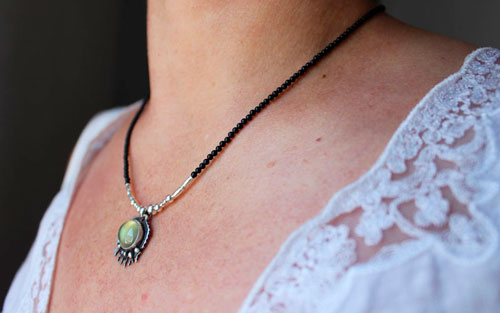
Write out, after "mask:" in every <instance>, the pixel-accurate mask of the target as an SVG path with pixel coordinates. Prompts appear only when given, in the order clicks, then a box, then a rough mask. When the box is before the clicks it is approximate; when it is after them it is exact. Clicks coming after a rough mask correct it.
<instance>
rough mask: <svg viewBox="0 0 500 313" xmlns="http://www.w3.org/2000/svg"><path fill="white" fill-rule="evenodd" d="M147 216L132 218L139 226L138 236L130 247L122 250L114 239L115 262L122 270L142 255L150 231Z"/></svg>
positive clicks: (118, 240)
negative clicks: (120, 265)
mask: <svg viewBox="0 0 500 313" xmlns="http://www.w3.org/2000/svg"><path fill="white" fill-rule="evenodd" d="M148 217H149V216H148V215H147V214H145V215H142V216H136V217H134V218H132V220H135V221H137V222H138V223H139V225H140V230H139V233H140V236H139V238H138V239H137V240H136V242H134V243H133V244H132V245H131V246H130V247H128V248H123V247H122V246H121V244H120V239H119V237H118V238H117V239H116V249H115V251H114V255H115V256H116V261H118V263H120V264H122V265H123V268H125V267H127V266H128V265H130V264H132V263H136V262H137V260H138V258H139V256H140V255H141V254H142V250H144V247H145V246H146V243H147V242H148V238H149V233H150V231H151V229H150V227H149V223H148Z"/></svg>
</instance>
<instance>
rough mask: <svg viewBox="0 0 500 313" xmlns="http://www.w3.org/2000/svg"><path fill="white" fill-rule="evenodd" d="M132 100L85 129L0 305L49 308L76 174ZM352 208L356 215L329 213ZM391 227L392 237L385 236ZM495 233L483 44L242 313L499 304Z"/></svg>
mask: <svg viewBox="0 0 500 313" xmlns="http://www.w3.org/2000/svg"><path fill="white" fill-rule="evenodd" d="M137 104H138V102H136V103H134V104H132V105H130V106H128V107H125V108H116V109H112V110H108V111H105V112H103V113H100V114H98V115H97V116H95V117H94V118H93V119H92V120H91V121H90V122H89V124H88V125H87V126H86V128H85V129H84V131H83V133H82V134H81V136H80V138H79V140H78V142H77V144H76V147H75V149H74V152H73V155H72V157H71V160H70V163H69V166H68V169H67V171H66V174H65V177H64V181H63V184H62V186H61V189H60V191H59V192H58V193H57V195H56V196H55V197H54V199H53V201H52V203H51V204H50V206H49V208H48V209H47V211H46V213H45V215H44V217H43V219H42V221H41V224H40V228H39V230H38V234H37V237H36V239H35V242H34V243H33V246H32V247H31V250H30V252H29V254H28V256H27V258H26V260H25V261H24V263H23V264H22V266H21V268H20V269H19V271H18V272H17V274H16V277H15V278H14V281H13V282H12V285H11V287H10V289H9V292H8V294H7V298H6V300H5V303H4V307H3V311H4V312H9V313H11V312H12V313H13V312H45V311H46V310H47V304H48V300H49V295H50V290H51V283H52V278H53V272H54V265H55V258H56V255H57V248H58V244H59V239H60V235H61V231H62V228H63V223H64V220H65V215H66V212H67V210H68V206H69V204H70V202H71V198H72V196H73V193H74V190H75V186H76V185H77V183H78V179H79V173H81V172H82V169H83V168H85V166H87V165H88V163H89V160H90V159H91V158H92V155H93V154H95V153H96V152H97V151H98V150H99V149H101V147H102V146H103V145H104V144H106V142H107V141H108V140H109V139H110V137H111V135H112V134H113V133H114V132H115V131H116V130H117V129H118V127H119V125H120V123H122V122H123V119H124V117H125V115H126V113H127V112H128V111H129V110H133V109H136V107H137ZM349 215H353V216H359V218H357V219H355V220H356V222H348V223H347V222H342V223H341V222H339V220H340V219H339V218H337V217H345V216H349ZM342 220H344V221H346V220H348V221H349V220H351V221H352V220H353V219H342ZM389 230H390V231H392V232H394V231H396V232H398V233H400V234H402V235H401V236H398V237H399V238H401V239H399V240H398V241H396V242H394V239H392V240H384V239H385V238H384V235H385V234H387V231H389ZM499 234H500V50H497V49H494V48H480V49H477V50H475V51H473V52H472V53H471V54H470V55H469V56H467V58H466V59H465V62H464V64H463V66H462V68H461V69H460V70H459V71H458V72H457V73H455V74H453V75H451V76H450V77H448V78H447V79H445V80H444V81H442V82H440V83H439V84H437V85H436V86H435V87H434V88H433V89H432V90H431V91H430V92H429V93H428V94H427V95H426V96H425V97H424V98H423V99H422V100H421V101H420V102H419V103H418V104H417V105H416V106H415V108H414V109H413V110H412V112H411V113H410V114H409V116H408V117H407V118H406V119H405V121H404V122H403V123H402V124H401V125H400V126H399V128H398V130H397V131H396V132H395V134H394V135H393V137H392V139H391V140H390V142H389V144H388V145H387V147H386V148H385V150H384V152H383V153H382V154H381V155H380V157H379V158H378V160H377V162H376V163H375V164H374V165H373V166H372V168H371V169H370V170H369V171H368V172H366V173H365V174H364V175H363V176H362V177H361V178H360V179H358V180H357V181H356V182H354V183H352V184H350V185H348V186H346V187H345V188H343V189H342V190H340V191H338V192H337V193H335V194H334V195H333V196H332V197H331V199H330V201H329V202H328V204H327V205H326V206H325V207H324V208H323V210H322V211H321V213H320V214H318V215H317V216H315V217H314V218H312V219H310V220H309V221H307V222H306V223H305V224H304V225H302V226H301V227H299V228H298V229H296V230H295V231H294V232H293V233H292V234H291V235H290V236H289V237H288V239H287V240H286V242H285V243H284V244H283V245H282V247H281V249H280V251H279V252H278V254H277V255H276V256H275V257H274V259H273V261H272V262H271V263H270V264H269V265H268V266H267V268H266V270H265V271H264V272H263V273H262V274H261V276H260V278H259V279H258V280H257V282H255V284H254V286H253V288H252V290H251V292H250V293H249V295H248V296H247V298H246V300H245V301H244V302H243V304H242V305H241V308H240V310H239V312H240V313H249V312H258V313H264V312H314V313H326V312H328V313H333V312H349V313H356V312H397V313H400V312H410V313H411V312H454V313H458V312H500V246H499V239H500V237H499ZM354 237H357V238H361V240H358V241H355V239H354ZM357 245H358V247H356V246H357ZM359 245H363V246H364V247H359ZM367 248H372V249H373V250H370V251H374V252H373V253H372V255H371V256H369V257H368V258H366V257H365V258H364V259H363V260H360V259H359V258H358V256H357V252H356V251H357V249H363V250H367Z"/></svg>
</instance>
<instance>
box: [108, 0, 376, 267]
mask: <svg viewBox="0 0 500 313" xmlns="http://www.w3.org/2000/svg"><path fill="white" fill-rule="evenodd" d="M384 10H385V6H383V5H379V6H377V7H375V8H373V9H372V10H370V11H369V12H368V13H366V14H365V15H363V16H362V17H361V18H360V19H358V20H357V21H356V22H355V23H354V24H352V25H351V26H350V27H348V28H347V29H346V30H345V31H344V32H343V33H342V34H341V35H340V36H338V37H337V38H336V39H335V40H334V41H332V42H330V43H329V44H328V45H327V46H326V47H325V48H324V49H323V50H321V51H320V52H319V53H317V54H316V55H315V56H314V57H313V58H312V59H311V60H310V61H309V62H307V63H306V64H304V66H302V67H301V68H300V69H299V70H298V71H297V72H295V73H294V74H293V75H292V76H290V78H288V79H287V80H286V81H285V82H284V83H283V84H282V85H281V86H280V87H278V88H276V89H275V90H274V91H273V92H272V93H271V94H269V95H268V96H267V98H265V99H264V100H262V102H260V103H259V104H258V105H257V106H256V107H255V108H253V109H251V110H250V111H249V112H248V114H247V115H246V116H245V117H243V118H242V119H241V121H240V122H239V123H237V124H236V126H235V127H233V129H232V130H231V131H229V132H228V134H227V136H226V137H225V138H224V139H223V140H221V141H220V142H219V144H218V145H217V146H216V147H215V149H214V150H212V152H210V153H209V154H208V155H207V157H206V158H205V159H204V160H203V161H202V162H201V163H200V165H199V166H198V167H196V169H195V170H194V171H193V172H191V175H190V176H189V177H188V178H187V179H186V180H185V181H184V183H183V184H182V185H181V186H180V187H179V188H177V189H176V190H175V191H174V192H173V193H172V194H169V195H167V196H166V197H165V199H164V200H163V201H162V202H160V203H157V204H154V205H149V206H141V205H140V204H139V203H138V202H137V201H136V200H135V198H134V196H133V194H132V190H131V186H130V175H129V150H130V137H131V135H132V130H133V129H134V126H135V124H136V123H137V120H138V119H139V116H140V115H141V113H142V112H143V111H144V107H145V106H146V103H147V102H148V100H149V93H148V95H147V96H146V97H145V98H144V100H143V102H142V104H141V106H140V108H139V109H138V110H137V113H136V114H135V116H134V118H133V119H132V121H131V123H130V126H129V128H128V131H127V135H126V138H125V146H124V151H123V165H124V168H123V176H124V178H125V187H126V190H127V195H128V197H129V199H130V204H131V205H132V206H134V207H135V208H136V209H137V212H138V213H139V216H136V217H134V218H132V219H130V220H129V221H127V222H125V223H123V224H122V226H121V227H120V229H119V230H118V239H117V240H116V249H115V256H116V257H117V261H118V262H120V263H121V264H123V267H125V266H127V265H130V264H131V263H132V262H137V259H138V257H139V255H140V254H141V253H142V251H143V249H144V247H145V246H146V242H147V240H148V237H149V234H150V226H149V222H148V221H149V219H150V218H151V217H152V216H153V215H155V214H157V213H159V212H160V211H161V210H162V209H163V208H164V207H165V206H166V205H167V204H168V203H170V202H172V201H173V200H174V199H175V198H176V197H177V196H179V194H180V193H181V192H182V191H183V190H184V189H185V188H186V186H187V185H188V184H189V183H190V182H191V181H192V180H193V179H195V178H196V177H197V176H198V175H199V174H201V172H202V171H203V170H204V169H205V167H206V166H208V164H209V163H210V162H211V161H212V160H213V159H214V158H215V157H216V156H217V154H219V153H220V152H221V151H222V149H224V147H226V145H227V144H229V143H230V142H231V140H232V139H233V138H234V137H235V136H236V134H238V132H239V131H240V130H242V129H243V127H245V125H246V124H247V123H248V122H250V121H251V120H252V118H253V117H254V116H256V115H257V113H259V112H260V111H262V110H263V109H264V108H265V107H266V106H267V105H268V104H270V103H271V102H272V101H273V100H274V99H275V98H276V97H278V95H279V94H281V93H282V92H283V91H285V90H286V89H287V88H288V87H290V86H291V85H292V83H293V82H295V81H296V80H297V79H298V78H299V77H301V76H302V75H304V74H305V73H306V72H307V70H308V69H309V68H311V67H312V66H313V65H315V64H316V63H317V62H319V61H320V60H321V59H322V58H323V57H324V56H326V55H327V54H328V53H329V52H330V51H331V50H332V49H333V48H334V47H336V46H338V45H339V44H340V43H341V42H342V41H343V40H344V39H346V38H347V36H348V35H349V34H351V33H352V32H354V31H355V30H356V29H357V28H358V27H360V26H361V25H362V24H363V23H365V22H366V21H368V20H369V19H370V18H372V17H373V16H375V15H376V14H377V13H380V12H383V11H384Z"/></svg>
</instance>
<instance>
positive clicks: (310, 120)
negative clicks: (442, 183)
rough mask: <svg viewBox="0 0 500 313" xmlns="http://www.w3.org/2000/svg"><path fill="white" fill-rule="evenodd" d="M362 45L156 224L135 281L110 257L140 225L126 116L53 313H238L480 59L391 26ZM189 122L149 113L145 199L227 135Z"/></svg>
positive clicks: (310, 81)
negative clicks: (295, 241) (419, 114)
mask: <svg viewBox="0 0 500 313" xmlns="http://www.w3.org/2000/svg"><path fill="white" fill-rule="evenodd" d="M200 5H202V4H200ZM358 35H359V36H357V37H353V39H352V40H351V41H349V45H350V47H349V46H348V45H344V46H342V48H341V49H339V50H338V51H337V52H336V53H337V54H336V57H334V58H333V57H332V58H328V59H325V62H324V63H322V65H321V66H322V68H321V72H318V71H314V70H312V71H311V72H310V73H308V74H307V79H304V80H303V81H301V83H300V84H297V86H295V87H294V88H293V89H291V90H290V92H289V93H287V94H285V95H283V96H282V97H281V98H280V100H279V102H276V103H275V104H273V105H272V106H270V107H269V108H266V109H265V111H263V112H262V113H261V114H262V115H261V116H259V117H258V118H255V120H254V121H252V122H251V123H250V124H249V125H248V127H247V128H245V129H244V130H243V131H242V132H241V133H239V134H238V136H237V138H236V139H234V140H233V141H232V142H231V143H230V145H229V147H228V149H226V150H225V151H224V152H223V153H222V154H221V155H219V156H218V157H217V158H216V159H215V161H214V162H213V163H211V165H210V166H209V167H208V168H207V169H206V171H205V172H204V173H203V174H202V175H201V176H200V177H199V178H197V179H196V180H195V182H194V183H193V184H192V185H191V186H190V187H189V188H188V190H187V191H186V192H185V193H184V194H182V195H181V196H180V197H179V198H178V199H177V200H176V201H175V202H174V203H173V204H172V205H171V206H169V207H168V208H167V209H166V210H165V211H163V212H162V213H161V214H159V215H157V216H155V217H154V218H153V220H152V222H151V227H152V236H151V239H150V241H149V243H148V246H147V247H146V249H145V251H144V254H143V255H141V259H140V261H139V263H137V264H133V265H132V266H130V267H129V268H127V269H126V270H124V269H122V268H121V267H120V266H119V265H118V264H117V263H116V260H115V258H113V256H112V252H113V249H114V246H115V240H116V234H117V230H118V228H119V226H120V225H121V224H122V223H123V222H124V221H127V220H128V219H130V218H131V217H133V216H134V215H135V210H134V209H133V208H132V207H131V206H130V204H129V202H128V199H127V197H126V194H125V191H124V187H123V179H122V166H123V165H122V163H121V158H122V150H123V139H124V136H125V133H126V128H127V126H128V122H130V120H131V118H132V115H131V114H130V115H129V116H127V119H126V121H125V123H124V124H123V125H121V126H120V128H119V129H118V131H117V132H116V134H115V135H114V136H113V137H112V139H111V140H110V141H109V142H108V143H107V144H106V145H105V146H104V147H103V149H102V150H101V151H100V152H99V153H98V154H97V155H96V157H95V158H94V159H93V160H92V162H91V163H90V165H89V167H88V169H87V170H86V174H85V176H84V177H83V179H82V181H81V184H80V185H79V187H78V189H77V190H76V193H75V196H74V199H73V201H72V204H71V207H70V208H69V211H68V215H67V219H66V222H65V226H64V229H63V233H62V237H61V243H60V249H59V250H58V259H57V263H56V269H55V276H54V278H55V279H54V284H53V289H52V296H51V301H50V311H51V312H114V311H117V310H122V309H123V310H124V311H125V312H235V311H237V309H238V308H239V306H240V305H241V303H242V302H243V300H244V299H245V297H246V295H247V294H248V292H249V290H250V288H251V287H252V286H253V284H254V283H255V281H256V280H257V278H258V277H259V275H260V274H261V273H262V271H263V270H264V269H265V267H266V266H267V265H268V264H269V262H270V261H271V260H272V258H273V257H274V256H275V254H276V253H277V251H278V250H279V248H280V246H281V244H282V243H283V242H284V241H285V240H286V238H287V237H288V235H289V234H290V233H291V232H292V231H293V230H295V229H296V228H297V227H299V226H300V225H302V224H303V223H304V222H305V221H307V220H308V219H310V218H312V217H313V216H315V215H316V214H318V213H319V212H320V210H321V209H322V208H323V207H324V206H325V205H326V203H327V202H328V200H329V199H330V197H331V196H332V195H333V193H334V192H336V191H338V190H339V189H340V188H342V187H345V186H346V185H348V184H349V183H351V182H353V181H355V180H356V179H358V178H359V177H360V176H361V175H362V174H363V173H365V172H366V171H367V170H368V169H369V168H370V167H371V166H372V164H373V163H374V162H375V161H376V159H377V158H378V156H379V155H380V153H381V152H382V151H383V149H384V147H385V145H386V144H387V142H388V141H389V139H390V137H391V136H392V134H393V133H394V131H395V130H396V128H397V127H398V126H399V124H400V123H401V121H402V120H404V118H406V116H407V114H408V113H409V111H410V110H411V109H412V108H413V107H414V105H415V104H416V103H415V99H421V97H423V96H424V95H425V94H426V93H427V92H428V91H429V90H430V89H431V88H432V87H433V86H434V85H435V84H436V83H438V82H439V81H441V80H442V79H444V78H445V77H447V76H448V75H449V74H451V73H453V72H455V71H456V70H458V68H459V67H460V65H461V64H462V62H463V58H464V57H465V55H466V54H467V53H469V52H470V51H471V50H472V48H473V47H472V46H469V45H466V44H464V43H460V42H456V41H452V40H449V39H445V38H442V37H439V36H435V35H431V34H428V33H425V32H421V31H418V30H415V29H413V28H411V27H409V26H403V25H402V24H399V22H397V21H394V20H392V19H390V18H389V17H385V18H380V19H378V21H377V22H375V21H373V23H372V24H371V28H369V29H367V30H366V31H365V32H364V33H363V32H360V33H359V34H358ZM373 38H376V39H377V40H373ZM380 42H382V43H384V44H383V45H381V44H380ZM355 53H359V54H355ZM350 54H354V55H353V56H352V57H350ZM359 55H362V56H363V57H362V58H358V57H357V56H359ZM443 56H446V58H445V59H444V60H443V59H442V57H443ZM431 61H439V62H431ZM325 72H326V74H323V73H325ZM208 84H210V80H208ZM218 84H219V83H218ZM189 87H190V88H191V89H192V93H196V90H195V89H193V88H192V86H189ZM208 87H210V85H208ZM214 89H217V88H214ZM199 96H200V99H201V98H203V97H205V94H200V95H199ZM235 99H236V100H235V101H234V103H240V102H243V103H248V102H244V101H243V100H245V99H238V98H237V97H236V96H235ZM239 100H242V101H239ZM151 112H154V111H153V109H152V110H151ZM182 116H183V118H182V119H180V118H178V117H177V116H172V117H171V118H170V116H162V118H166V119H168V118H170V119H168V123H167V122H165V123H160V122H159V121H158V120H155V118H158V116H155V115H148V114H145V115H144V116H143V117H144V119H142V117H141V120H140V121H139V123H138V125H137V128H136V130H134V137H133V139H132V154H131V159H132V172H133V175H132V177H133V184H134V186H135V188H136V193H137V196H138V198H139V199H140V200H141V199H142V200H144V201H148V200H150V201H158V200H161V197H163V196H164V195H165V194H166V193H168V192H171V191H173V190H174V189H175V188H176V187H178V185H179V183H181V182H182V181H183V179H184V178H185V177H186V176H187V175H188V174H189V173H190V172H191V170H192V167H193V164H194V165H196V164H199V162H200V158H201V157H204V155H206V151H209V149H210V148H211V144H210V143H207V142H206V139H205V138H219V136H220V134H224V133H225V132H227V128H228V127H226V125H225V124H223V121H224V120H226V117H227V116H224V118H222V117H221V118H220V119H214V121H212V119H208V118H207V120H202V122H199V123H195V122H193V123H191V124H189V126H190V127H184V126H185V125H183V124H182V123H183V122H184V120H185V119H186V120H189V119H190V118H192V119H193V120H192V121H196V119H195V118H199V119H202V118H203V114H199V115H193V116H194V117H193V116H190V115H189V114H188V113H186V114H185V115H182ZM200 116H201V117H200ZM189 121H191V120H189ZM228 123H229V122H228ZM161 127H165V128H161ZM164 134H168V136H165V135H164ZM200 134H201V135H200ZM318 139H320V140H318ZM162 140H170V141H168V142H165V141H162ZM318 142H321V144H318ZM270 165H272V166H270ZM229 178H230V179H229ZM151 199H152V200H151ZM96 225H98V227H96ZM358 252H359V254H360V255H361V256H362V257H363V258H367V257H369V255H370V254H371V253H372V252H371V251H368V250H366V251H365V250H363V249H362V248H360V251H358Z"/></svg>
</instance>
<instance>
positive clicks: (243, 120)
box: [241, 117, 248, 125]
mask: <svg viewBox="0 0 500 313" xmlns="http://www.w3.org/2000/svg"><path fill="white" fill-rule="evenodd" d="M247 122H248V120H247V119H246V118H245V117H244V118H242V119H241V124H243V125H245V124H246V123H247Z"/></svg>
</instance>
